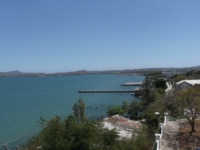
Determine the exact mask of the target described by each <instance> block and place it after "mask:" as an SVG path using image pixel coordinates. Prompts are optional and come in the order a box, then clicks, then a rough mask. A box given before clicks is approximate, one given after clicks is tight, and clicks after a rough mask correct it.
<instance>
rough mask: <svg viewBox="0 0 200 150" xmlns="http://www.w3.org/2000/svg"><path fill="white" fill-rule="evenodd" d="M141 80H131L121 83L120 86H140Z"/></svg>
mask: <svg viewBox="0 0 200 150" xmlns="http://www.w3.org/2000/svg"><path fill="white" fill-rule="evenodd" d="M142 84H143V82H131V83H125V84H122V85H121V86H141V85H142Z"/></svg>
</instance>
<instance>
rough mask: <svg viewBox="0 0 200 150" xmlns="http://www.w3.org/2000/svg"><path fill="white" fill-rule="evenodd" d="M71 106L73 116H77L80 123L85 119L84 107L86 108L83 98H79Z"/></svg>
mask: <svg viewBox="0 0 200 150" xmlns="http://www.w3.org/2000/svg"><path fill="white" fill-rule="evenodd" d="M72 108H73V110H74V116H75V117H76V118H77V120H78V122H80V123H81V122H83V121H84V120H85V109H86V106H85V103H84V102H83V100H82V99H81V98H80V99H79V100H78V102H76V103H75V104H74V106H73V107H72Z"/></svg>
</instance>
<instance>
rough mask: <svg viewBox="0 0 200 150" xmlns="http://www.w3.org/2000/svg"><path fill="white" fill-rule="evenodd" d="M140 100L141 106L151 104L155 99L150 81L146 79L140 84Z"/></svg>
mask: <svg viewBox="0 0 200 150" xmlns="http://www.w3.org/2000/svg"><path fill="white" fill-rule="evenodd" d="M141 90H142V100H144V102H143V105H146V106H147V105H148V104H149V103H151V102H153V101H154V100H155V97H156V93H155V90H154V87H153V84H152V81H151V79H148V78H146V79H145V81H144V82H143V84H142V88H141Z"/></svg>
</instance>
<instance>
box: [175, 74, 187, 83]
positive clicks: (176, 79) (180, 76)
mask: <svg viewBox="0 0 200 150" xmlns="http://www.w3.org/2000/svg"><path fill="white" fill-rule="evenodd" d="M186 79H187V77H186V76H185V75H177V76H175V78H174V82H179V81H181V80H186Z"/></svg>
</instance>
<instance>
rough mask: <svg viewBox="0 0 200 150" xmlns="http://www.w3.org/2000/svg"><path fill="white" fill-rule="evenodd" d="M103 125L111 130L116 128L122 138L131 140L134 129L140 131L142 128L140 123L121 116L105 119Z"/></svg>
mask: <svg viewBox="0 0 200 150" xmlns="http://www.w3.org/2000/svg"><path fill="white" fill-rule="evenodd" d="M103 125H104V127H105V128H108V129H109V130H112V129H114V128H115V129H117V131H118V132H119V136H120V137H121V138H131V137H132V131H133V130H134V129H139V128H140V127H141V126H142V124H141V123H140V121H133V120H130V119H127V118H124V117H122V116H119V115H114V116H112V117H109V118H105V119H104V121H103Z"/></svg>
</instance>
